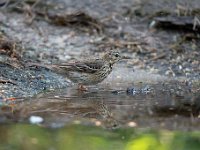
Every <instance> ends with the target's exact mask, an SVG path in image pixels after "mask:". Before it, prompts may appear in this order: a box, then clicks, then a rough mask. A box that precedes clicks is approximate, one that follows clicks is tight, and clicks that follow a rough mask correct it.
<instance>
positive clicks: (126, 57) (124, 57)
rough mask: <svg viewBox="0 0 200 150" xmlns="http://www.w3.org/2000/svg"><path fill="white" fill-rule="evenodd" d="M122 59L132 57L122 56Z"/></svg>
mask: <svg viewBox="0 0 200 150" xmlns="http://www.w3.org/2000/svg"><path fill="white" fill-rule="evenodd" d="M121 59H131V57H128V56H122V58H121Z"/></svg>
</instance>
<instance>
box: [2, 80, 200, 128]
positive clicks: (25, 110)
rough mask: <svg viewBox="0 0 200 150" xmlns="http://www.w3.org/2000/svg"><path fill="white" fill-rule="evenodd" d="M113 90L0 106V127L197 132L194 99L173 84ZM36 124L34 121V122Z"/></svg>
mask: <svg viewBox="0 0 200 150" xmlns="http://www.w3.org/2000/svg"><path fill="white" fill-rule="evenodd" d="M123 85H124V84H123ZM123 85H120V84H118V86H119V87H123V88H118V89H113V88H109V87H106V86H108V85H106V84H102V85H100V86H99V87H97V86H93V87H88V91H86V92H81V91H78V90H77V89H76V86H72V87H71V88H68V89H62V90H57V91H51V92H46V93H41V94H40V95H38V96H37V97H35V98H31V99H26V100H23V101H21V100H16V101H12V102H11V101H9V103H7V104H6V105H5V104H4V105H3V104H2V106H1V117H0V118H1V119H0V121H1V122H13V121H14V122H28V123H32V124H35V123H36V124H42V125H44V126H50V127H54V128H55V127H61V126H64V125H66V124H71V123H75V124H86V125H95V126H102V127H105V128H120V127H128V126H129V127H130V126H131V127H145V128H164V129H172V130H176V129H180V130H189V129H199V126H198V124H199V109H200V103H199V98H200V97H199V95H198V94H194V93H192V91H191V89H190V88H189V87H187V86H181V84H176V83H166V82H164V83H156V84H145V83H142V82H141V83H138V84H134V85H131V83H130V84H129V86H128V87H126V88H125V87H124V86H123ZM37 120H38V121H37Z"/></svg>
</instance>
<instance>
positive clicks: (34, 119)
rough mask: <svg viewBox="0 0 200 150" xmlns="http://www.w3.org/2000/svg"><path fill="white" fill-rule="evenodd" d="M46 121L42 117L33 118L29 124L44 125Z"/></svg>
mask: <svg viewBox="0 0 200 150" xmlns="http://www.w3.org/2000/svg"><path fill="white" fill-rule="evenodd" d="M43 121H44V119H43V118H42V117H40V116H31V117H30V118H29V122H30V123H31V124H40V123H42V122H43Z"/></svg>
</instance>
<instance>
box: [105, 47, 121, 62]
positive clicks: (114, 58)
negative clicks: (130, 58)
mask: <svg viewBox="0 0 200 150" xmlns="http://www.w3.org/2000/svg"><path fill="white" fill-rule="evenodd" d="M123 58H124V57H123V56H122V55H121V54H120V53H119V51H117V50H110V51H109V52H107V53H105V55H104V56H103V59H104V60H105V61H108V62H109V63H110V64H112V65H113V64H114V63H116V62H118V61H119V60H121V59H123Z"/></svg>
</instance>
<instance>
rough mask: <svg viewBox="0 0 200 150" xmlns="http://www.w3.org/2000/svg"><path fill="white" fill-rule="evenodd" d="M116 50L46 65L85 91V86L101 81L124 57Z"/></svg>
mask: <svg viewBox="0 0 200 150" xmlns="http://www.w3.org/2000/svg"><path fill="white" fill-rule="evenodd" d="M125 58H126V57H125V56H122V55H121V54H120V52H119V51H118V50H109V51H106V52H105V53H104V55H103V56H102V57H100V58H92V59H85V60H82V61H74V62H64V63H60V64H51V65H46V67H47V68H48V69H50V70H53V71H55V72H56V73H58V74H61V75H63V76H64V77H66V78H68V79H69V80H71V81H72V82H73V83H78V89H79V90H82V91H87V88H86V87H85V86H87V85H96V84H98V83H100V82H102V81H103V80H104V79H105V78H106V77H108V75H109V74H110V73H111V72H112V70H113V65H114V64H115V63H117V62H118V61H120V60H122V59H125Z"/></svg>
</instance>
